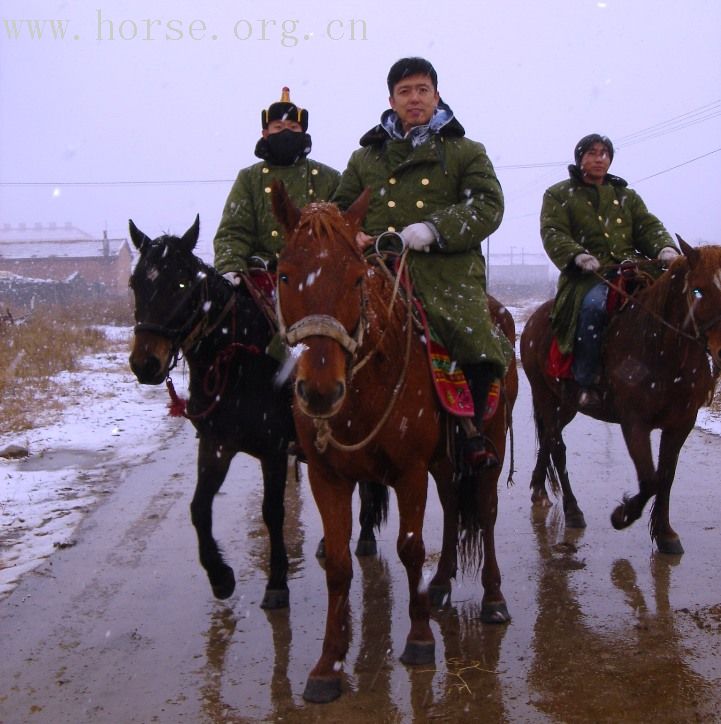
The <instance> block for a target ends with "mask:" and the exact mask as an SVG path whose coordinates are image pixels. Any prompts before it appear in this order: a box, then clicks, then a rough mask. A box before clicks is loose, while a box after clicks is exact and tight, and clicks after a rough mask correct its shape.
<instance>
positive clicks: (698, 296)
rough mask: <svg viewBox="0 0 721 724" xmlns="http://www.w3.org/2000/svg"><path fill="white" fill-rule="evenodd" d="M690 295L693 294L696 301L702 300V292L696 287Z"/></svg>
mask: <svg viewBox="0 0 721 724" xmlns="http://www.w3.org/2000/svg"><path fill="white" fill-rule="evenodd" d="M691 294H693V295H694V297H696V299H703V292H702V291H701V290H700V289H699V288H698V287H696V288H695V289H694V290H693V291H692V292H691Z"/></svg>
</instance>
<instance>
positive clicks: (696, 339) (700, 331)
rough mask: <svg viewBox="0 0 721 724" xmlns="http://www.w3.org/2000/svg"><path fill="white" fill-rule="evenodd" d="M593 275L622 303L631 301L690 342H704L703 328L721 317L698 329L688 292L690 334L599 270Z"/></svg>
mask: <svg viewBox="0 0 721 724" xmlns="http://www.w3.org/2000/svg"><path fill="white" fill-rule="evenodd" d="M611 269H619V270H620V269H623V263H622V264H618V265H615V266H613V267H611ZM593 274H594V276H596V277H598V278H599V279H600V280H601V281H602V282H603V283H604V284H605V285H606V286H607V287H609V288H610V289H613V290H614V291H615V292H616V293H617V294H618V295H620V296H621V297H623V299H624V304H626V303H632V304H635V305H636V306H638V307H639V308H640V309H642V310H643V311H644V312H646V314H648V315H649V316H650V317H652V318H653V319H655V320H656V321H657V322H660V323H661V324H662V325H664V326H665V327H667V328H668V329H670V330H671V331H672V332H674V333H675V334H677V335H679V336H680V337H685V338H686V339H688V340H690V341H691V342H696V343H698V344H703V342H704V334H705V330H707V329H708V328H709V327H711V326H713V324H715V323H716V321H718V319H721V315H719V317H717V318H716V319H714V320H712V321H711V322H710V323H707V324H705V325H704V326H703V328H702V329H699V327H698V325H697V324H696V320H695V318H694V315H693V309H692V302H691V299H690V293H689V294H687V295H686V304H687V307H688V314H689V317H690V319H691V322H692V324H693V327H694V331H695V332H696V335H695V336H694V335H691V334H689V333H688V332H686V331H684V330H683V329H681V328H679V327H677V326H676V325H673V324H671V323H670V322H668V321H666V320H665V319H664V318H663V317H662V316H661V315H660V314H659V313H658V312H656V311H654V310H653V309H649V307H648V306H647V305H645V304H644V303H643V302H642V301H641V300H640V299H639V298H638V297H637V296H635V295H634V294H630V293H629V292H627V291H626V290H625V289H623V287H622V286H620V285H616V284H613V282H612V281H611V280H610V279H607V278H606V277H605V276H604V275H603V274H601V273H599V272H597V271H596V272H593Z"/></svg>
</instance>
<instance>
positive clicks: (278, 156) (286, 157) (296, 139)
mask: <svg viewBox="0 0 721 724" xmlns="http://www.w3.org/2000/svg"><path fill="white" fill-rule="evenodd" d="M265 142H266V144H267V145H268V150H269V152H270V153H269V155H268V157H267V158H268V161H270V162H271V163H274V164H277V165H278V166H291V165H292V164H294V163H295V162H296V161H297V160H298V159H299V158H305V157H306V156H307V155H308V154H309V153H310V146H311V143H310V136H309V135H308V134H307V133H300V132H299V131H290V130H285V131H281V132H280V133H271V134H270V135H269V136H268V138H266V139H265Z"/></svg>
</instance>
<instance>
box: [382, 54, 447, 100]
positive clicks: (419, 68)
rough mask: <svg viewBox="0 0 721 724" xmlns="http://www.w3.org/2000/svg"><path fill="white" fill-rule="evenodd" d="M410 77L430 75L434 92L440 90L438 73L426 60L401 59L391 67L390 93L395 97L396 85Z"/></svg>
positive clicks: (414, 58)
mask: <svg viewBox="0 0 721 724" xmlns="http://www.w3.org/2000/svg"><path fill="white" fill-rule="evenodd" d="M409 75H428V76H430V78H431V82H432V83H433V90H434V91H437V90H438V73H436V69H435V68H434V67H433V65H432V64H431V63H430V62H429V61H427V60H426V59H425V58H418V57H413V58H401V59H400V60H397V61H396V62H395V63H393V65H392V66H391V69H390V70H389V71H388V93H390V95H393V89H394V88H395V87H396V83H398V82H399V81H401V80H403V79H404V78H407V77H408V76H409Z"/></svg>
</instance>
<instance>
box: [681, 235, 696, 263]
mask: <svg viewBox="0 0 721 724" xmlns="http://www.w3.org/2000/svg"><path fill="white" fill-rule="evenodd" d="M676 238H677V239H678V244H679V246H680V247H681V251H682V252H683V255H684V256H685V257H687V258H688V261H689V264H690V265H691V266H694V265H695V264H696V262H697V260H698V257H699V252H698V249H696V248H694V247H693V246H691V245H690V244H687V243H686V242H685V241H684V240H683V239H682V238H681V236H680V235H679V234H676Z"/></svg>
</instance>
